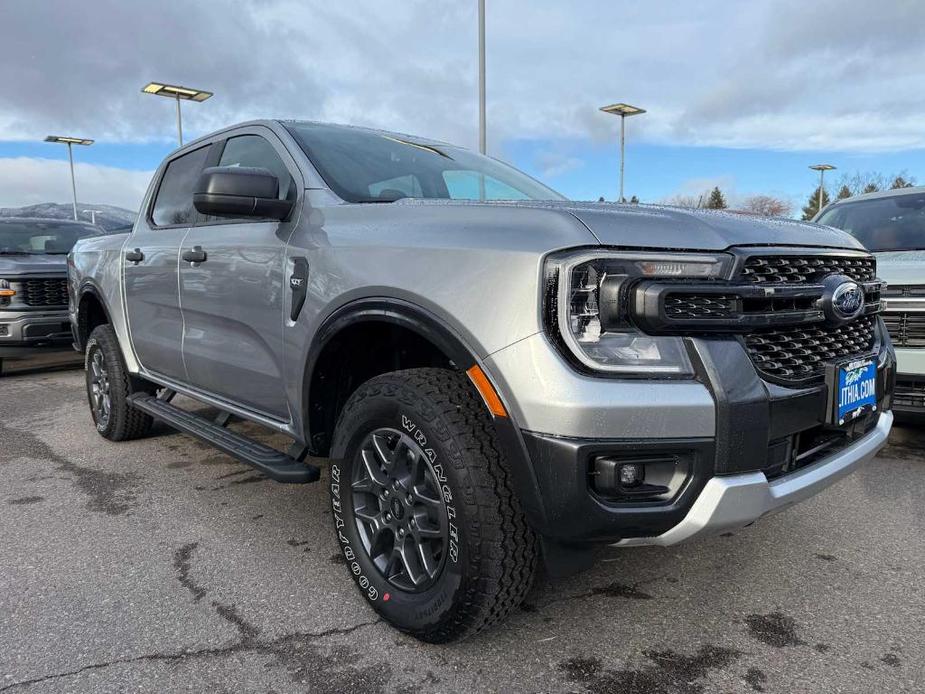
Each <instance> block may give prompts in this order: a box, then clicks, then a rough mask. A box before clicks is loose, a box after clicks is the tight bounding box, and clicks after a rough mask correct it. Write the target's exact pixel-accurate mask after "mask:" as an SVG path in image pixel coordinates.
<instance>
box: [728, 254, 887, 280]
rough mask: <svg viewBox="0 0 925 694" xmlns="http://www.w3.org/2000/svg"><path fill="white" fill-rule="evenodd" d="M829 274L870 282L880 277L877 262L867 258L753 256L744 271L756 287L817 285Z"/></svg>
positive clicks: (744, 266) (744, 277)
mask: <svg viewBox="0 0 925 694" xmlns="http://www.w3.org/2000/svg"><path fill="white" fill-rule="evenodd" d="M829 275H846V276H848V277H850V278H851V279H853V280H854V281H855V282H868V281H870V280H873V279H874V278H875V277H876V275H877V262H876V261H875V260H874V259H873V258H871V257H864V256H862V257H841V256H826V255H818V256H812V255H807V256H789V255H770V256H752V257H750V258H748V259H747V260H746V261H745V264H744V265H743V267H742V271H741V276H742V279H744V280H745V281H747V282H754V283H756V284H761V283H767V284H816V283H818V282H821V281H822V280H823V279H824V278H826V277H828V276H829Z"/></svg>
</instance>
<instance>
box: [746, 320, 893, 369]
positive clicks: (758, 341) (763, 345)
mask: <svg viewBox="0 0 925 694" xmlns="http://www.w3.org/2000/svg"><path fill="white" fill-rule="evenodd" d="M875 320H876V319H875V318H874V317H872V316H864V317H861V318H858V319H857V320H855V321H853V322H851V323H848V324H847V325H842V326H838V327H829V326H826V325H818V326H817V325H810V326H804V327H799V328H775V329H772V330H761V331H756V332H753V333H751V334H749V335H745V337H744V338H743V339H744V342H745V348H746V349H747V350H748V354H749V356H750V357H751V359H752V363H753V364H754V365H755V368H756V369H758V371H759V372H760V373H762V374H764V375H766V376H770V377H772V378H774V379H780V380H790V381H802V380H806V379H811V378H816V377H821V376H824V375H825V364H826V362H831V361H838V360H841V359H847V358H849V357H853V356H861V355H864V354H870V353H871V352H872V351H873V349H874V345H875V343H876V332H875V330H874V325H875Z"/></svg>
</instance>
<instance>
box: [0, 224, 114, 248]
mask: <svg viewBox="0 0 925 694" xmlns="http://www.w3.org/2000/svg"><path fill="white" fill-rule="evenodd" d="M99 233H100V232H99V229H97V228H96V227H94V226H90V225H89V224H75V223H73V222H60V221H56V220H53V219H49V220H48V221H47V222H46V221H23V220H14V219H10V220H5V219H0V255H12V254H28V255H66V254H68V253H70V251H71V249H72V248H73V247H74V244H75V243H77V240H78V239H82V238H86V237H87V236H98V235H99Z"/></svg>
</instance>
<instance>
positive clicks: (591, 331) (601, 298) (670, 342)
mask: <svg viewBox="0 0 925 694" xmlns="http://www.w3.org/2000/svg"><path fill="white" fill-rule="evenodd" d="M730 261H731V258H730V257H729V256H724V255H704V254H692V253H684V254H681V253H629V252H627V253H607V252H598V253H595V252H591V253H589V252H583V253H579V254H575V253H571V254H563V255H557V256H552V257H550V258H549V260H548V261H547V266H546V276H547V288H548V290H549V295H548V296H547V311H546V314H547V321H548V322H549V323H551V324H552V325H551V327H552V328H554V329H556V330H557V332H558V335H559V336H560V337H561V340H562V342H563V343H564V345H565V347H567V348H568V350H569V352H571V354H573V355H574V356H575V358H576V359H578V361H579V362H581V363H582V364H583V365H584V366H585V367H587V368H589V369H593V370H595V371H605V372H610V373H614V374H621V375H626V376H636V377H646V376H648V377H652V378H665V377H684V376H691V375H693V370H692V369H691V364H690V360H689V359H688V357H687V352H686V351H685V349H684V345H683V343H682V341H681V338H679V337H666V336H651V335H646V334H644V333H642V332H641V331H640V330H638V329H637V328H636V327H635V326H634V325H633V323H632V321H631V319H630V317H629V314H628V310H627V304H628V301H629V292H630V290H631V288H632V286H633V285H634V284H635V283H636V281H638V280H641V279H658V278H665V279H695V280H710V279H716V278H719V277H721V276H722V275H723V272H724V270H725V268H726V264H727V262H730Z"/></svg>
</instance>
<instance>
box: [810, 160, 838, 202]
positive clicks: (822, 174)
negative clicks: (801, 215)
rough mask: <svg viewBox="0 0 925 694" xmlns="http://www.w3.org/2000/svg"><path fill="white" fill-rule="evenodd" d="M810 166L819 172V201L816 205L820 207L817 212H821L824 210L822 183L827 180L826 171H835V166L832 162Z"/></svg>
mask: <svg viewBox="0 0 925 694" xmlns="http://www.w3.org/2000/svg"><path fill="white" fill-rule="evenodd" d="M809 168H811V169H812V170H813V171H818V172H819V202H818V203H816V207H817V208H818V209H817V210H816V212H817V214H818V213H819V212H822V190H823V188H822V184H823V182H824V180H825V172H826V171H834V170H835V167H834V166H832V165H831V164H813V165H812V166H810V167H809Z"/></svg>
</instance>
